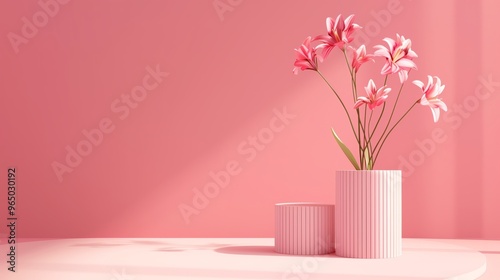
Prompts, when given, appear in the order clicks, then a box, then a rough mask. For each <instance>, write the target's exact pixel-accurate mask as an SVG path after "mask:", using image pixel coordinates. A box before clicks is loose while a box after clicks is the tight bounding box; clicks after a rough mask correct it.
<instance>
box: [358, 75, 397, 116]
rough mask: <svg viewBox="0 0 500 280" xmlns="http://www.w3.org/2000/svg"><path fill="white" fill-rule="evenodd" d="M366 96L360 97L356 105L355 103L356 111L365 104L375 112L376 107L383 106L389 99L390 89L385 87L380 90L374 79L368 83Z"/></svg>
mask: <svg viewBox="0 0 500 280" xmlns="http://www.w3.org/2000/svg"><path fill="white" fill-rule="evenodd" d="M365 91H366V94H367V95H368V97H366V96H360V97H358V100H357V101H356V103H354V109H358V108H359V107H360V106H361V105H363V104H368V108H370V110H373V109H374V108H375V107H377V106H380V105H382V103H384V102H385V100H386V99H387V97H389V95H388V94H389V92H390V91H391V89H390V88H388V87H387V86H383V87H381V88H379V89H377V87H376V86H375V83H374V82H373V80H372V79H370V81H368V85H367V86H366V87H365Z"/></svg>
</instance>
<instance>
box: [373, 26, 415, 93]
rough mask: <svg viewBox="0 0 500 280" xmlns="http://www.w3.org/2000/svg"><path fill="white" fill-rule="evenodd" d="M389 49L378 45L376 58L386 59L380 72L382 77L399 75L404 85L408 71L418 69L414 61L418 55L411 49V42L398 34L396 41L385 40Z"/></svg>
mask: <svg viewBox="0 0 500 280" xmlns="http://www.w3.org/2000/svg"><path fill="white" fill-rule="evenodd" d="M384 41H385V42H386V43H387V45H388V46H389V47H388V48H387V47H385V46H382V45H377V46H375V48H376V49H377V50H376V51H375V53H374V54H375V56H382V57H385V58H386V63H385V65H384V67H383V68H382V71H381V72H380V73H381V74H382V75H387V74H394V73H398V74H399V81H400V82H401V83H404V82H405V81H406V80H407V79H408V71H409V70H410V69H417V65H416V64H415V62H413V61H412V59H414V58H415V57H417V54H416V53H415V52H414V51H413V50H412V49H411V40H410V39H405V37H404V36H399V34H396V40H393V39H391V38H385V39H384Z"/></svg>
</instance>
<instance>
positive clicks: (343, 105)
mask: <svg viewBox="0 0 500 280" xmlns="http://www.w3.org/2000/svg"><path fill="white" fill-rule="evenodd" d="M316 72H317V73H318V74H319V75H320V76H321V78H323V80H324V81H325V83H326V84H327V85H328V87H330V89H331V90H332V91H333V93H335V96H337V99H338V100H339V102H340V104H341V105H342V108H344V111H345V113H346V115H347V118H348V119H349V124H350V125H351V129H352V133H354V137H355V138H356V141H357V142H358V143H359V137H358V135H357V134H356V131H355V130H354V125H353V124H352V120H351V116H350V115H349V112H348V111H347V108H346V107H345V104H344V102H343V101H342V99H341V98H340V96H339V95H338V93H337V91H335V89H334V88H333V87H332V85H331V84H330V83H329V82H328V80H327V79H326V78H325V76H323V74H322V73H321V72H320V71H319V70H316Z"/></svg>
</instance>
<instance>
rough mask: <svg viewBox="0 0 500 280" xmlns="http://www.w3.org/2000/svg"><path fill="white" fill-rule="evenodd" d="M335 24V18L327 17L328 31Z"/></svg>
mask: <svg viewBox="0 0 500 280" xmlns="http://www.w3.org/2000/svg"><path fill="white" fill-rule="evenodd" d="M333 26H334V22H333V19H332V18H331V17H327V18H326V31H327V32H331V31H332V29H333Z"/></svg>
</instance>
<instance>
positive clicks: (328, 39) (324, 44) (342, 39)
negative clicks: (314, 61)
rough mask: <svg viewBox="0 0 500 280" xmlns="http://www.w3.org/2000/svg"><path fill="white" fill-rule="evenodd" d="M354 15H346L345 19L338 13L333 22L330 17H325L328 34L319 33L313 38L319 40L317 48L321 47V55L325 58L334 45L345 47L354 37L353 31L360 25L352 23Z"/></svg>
mask: <svg viewBox="0 0 500 280" xmlns="http://www.w3.org/2000/svg"><path fill="white" fill-rule="evenodd" d="M353 19H354V15H350V16H348V17H347V18H346V19H345V20H344V17H343V16H342V15H338V16H337V19H336V20H335V22H334V21H333V19H332V18H330V17H328V18H327V19H326V30H327V31H328V35H319V36H317V37H316V38H314V40H315V41H320V42H321V44H319V45H318V48H319V49H322V53H321V56H322V57H323V58H326V57H327V56H328V54H330V52H331V51H332V49H333V48H334V47H339V48H341V49H342V50H344V49H345V45H346V44H348V43H350V42H352V40H353V39H354V37H353V33H354V31H356V29H360V28H361V26H359V25H357V24H355V23H352V21H353Z"/></svg>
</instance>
